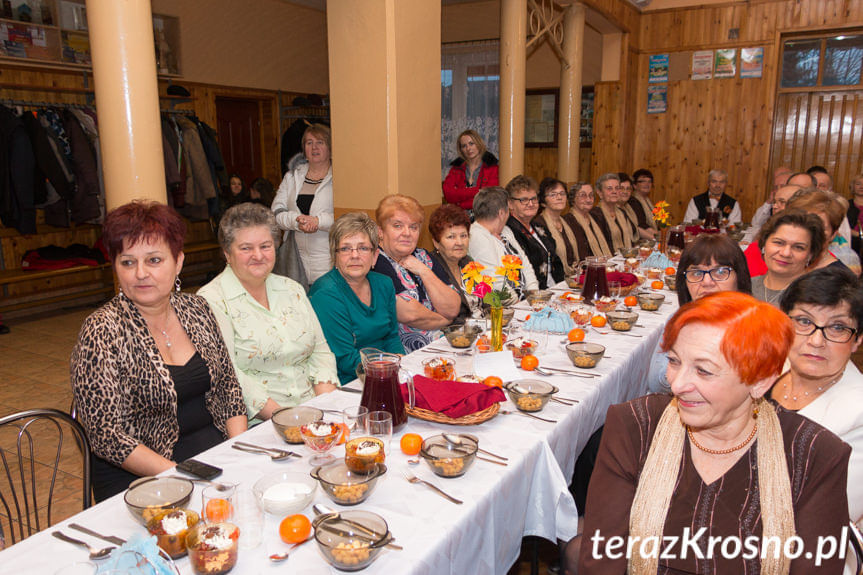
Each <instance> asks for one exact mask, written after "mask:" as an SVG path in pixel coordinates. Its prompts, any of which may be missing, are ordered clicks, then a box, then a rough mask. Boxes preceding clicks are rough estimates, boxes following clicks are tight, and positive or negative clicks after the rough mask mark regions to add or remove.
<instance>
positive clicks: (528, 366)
mask: <svg viewBox="0 0 863 575" xmlns="http://www.w3.org/2000/svg"><path fill="white" fill-rule="evenodd" d="M537 367H539V360H538V359H537V358H536V356H535V355H530V354H528V355H526V356H524V357H522V358H521V368H522V369H523V370H525V371H533V370H535V369H536V368H537Z"/></svg>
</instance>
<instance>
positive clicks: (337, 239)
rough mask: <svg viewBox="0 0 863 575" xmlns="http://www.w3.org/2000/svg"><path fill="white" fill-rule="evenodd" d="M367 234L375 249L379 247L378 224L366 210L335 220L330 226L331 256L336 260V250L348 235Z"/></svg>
mask: <svg viewBox="0 0 863 575" xmlns="http://www.w3.org/2000/svg"><path fill="white" fill-rule="evenodd" d="M354 234H366V237H367V238H368V239H369V242H370V243H371V244H372V248H373V249H378V225H377V224H376V223H375V221H374V220H373V219H371V218H370V217H369V215H368V214H367V213H365V212H350V213H347V214H345V215H343V216H341V217H339V219H337V220H336V221H335V223H334V224H333V227H331V228H330V257H331V258H332V261H336V250H337V249H339V244H341V243H342V240H343V239H344V238H346V237H348V236H352V235H354Z"/></svg>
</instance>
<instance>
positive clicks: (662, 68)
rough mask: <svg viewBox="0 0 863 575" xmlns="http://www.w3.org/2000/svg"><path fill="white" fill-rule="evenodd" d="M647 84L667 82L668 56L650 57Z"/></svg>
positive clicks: (657, 55)
mask: <svg viewBox="0 0 863 575" xmlns="http://www.w3.org/2000/svg"><path fill="white" fill-rule="evenodd" d="M647 82H648V83H649V84H658V83H660V82H668V54H654V55H653V56H651V57H650V72H649V74H648V77H647Z"/></svg>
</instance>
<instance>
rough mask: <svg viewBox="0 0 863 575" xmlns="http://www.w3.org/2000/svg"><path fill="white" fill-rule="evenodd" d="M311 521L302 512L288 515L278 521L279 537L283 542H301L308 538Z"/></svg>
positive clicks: (310, 530)
mask: <svg viewBox="0 0 863 575" xmlns="http://www.w3.org/2000/svg"><path fill="white" fill-rule="evenodd" d="M311 532H312V523H311V522H310V521H309V518H308V517H306V516H305V515H302V514H299V513H298V514H296V515H288V516H287V517H285V518H284V519H282V522H281V523H279V537H281V538H282V541H284V542H285V543H302V542H303V541H305V540H306V539H308V538H309V533H311Z"/></svg>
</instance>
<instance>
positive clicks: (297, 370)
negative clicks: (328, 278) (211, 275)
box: [198, 203, 338, 423]
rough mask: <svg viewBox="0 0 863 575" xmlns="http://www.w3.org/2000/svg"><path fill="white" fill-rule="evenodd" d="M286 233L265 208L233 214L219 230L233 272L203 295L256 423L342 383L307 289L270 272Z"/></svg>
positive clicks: (252, 207) (219, 278)
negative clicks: (282, 234)
mask: <svg viewBox="0 0 863 575" xmlns="http://www.w3.org/2000/svg"><path fill="white" fill-rule="evenodd" d="M280 234H281V232H280V230H279V227H278V225H277V224H276V221H275V217H274V216H273V214H272V212H270V210H268V209H267V208H265V207H263V206H261V205H258V204H251V203H246V204H240V205H237V206H234V207H232V208H231V209H229V210H228V211H227V212H225V215H224V216H223V217H222V221H221V222H220V223H219V244H220V245H221V247H222V250H223V251H224V253H225V259H226V260H227V262H228V265H227V266H226V267H225V270H224V271H223V272H222V273H221V274H219V275H218V276H217V277H216V278H215V279H214V280H213V281H211V282H210V283H208V284H207V285H205V286H204V287H202V288H201V290H200V291H199V292H198V294H199V295H201V296H203V297H204V298H205V299H206V300H207V302H208V303H209V304H210V308H211V309H212V310H213V313H214V314H215V316H216V320H217V321H218V323H219V327H220V328H221V330H222V335H223V336H224V338H225V344H226V345H227V346H228V351H229V352H230V355H231V360H232V361H233V363H234V369H235V370H236V372H237V379H238V380H239V381H240V386H241V387H242V388H243V398H244V400H245V402H246V410H247V412H248V416H249V419H250V420H251V421H250V423H256V422H258V423H259V422H260V421H262V420H265V419H269V418H270V416H271V415H272V414H273V412H274V411H275V410H277V409H279V408H281V407H289V406H294V405H298V404H300V403H303V402H304V401H307V400H309V399H311V398H312V397H314V396H315V395H320V394H321V393H326V392H329V391H333V390H334V389H335V388H336V386H337V384H338V374H337V371H336V359H335V357H334V356H333V354H332V352H331V351H330V348H329V346H328V345H327V341H326V339H324V334H323V332H322V331H321V326H320V324H319V323H318V318H317V316H316V315H315V312H314V310H313V309H312V305H311V303H309V299H308V298H307V297H306V294H305V292H304V291H303V288H302V287H301V286H300V285H299V284H298V283H296V282H295V281H293V280H291V279H288V278H286V277H282V276H279V275H275V274H273V273H271V272H272V271H273V265H274V263H275V258H276V245H277V242H278V239H279V235H280Z"/></svg>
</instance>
